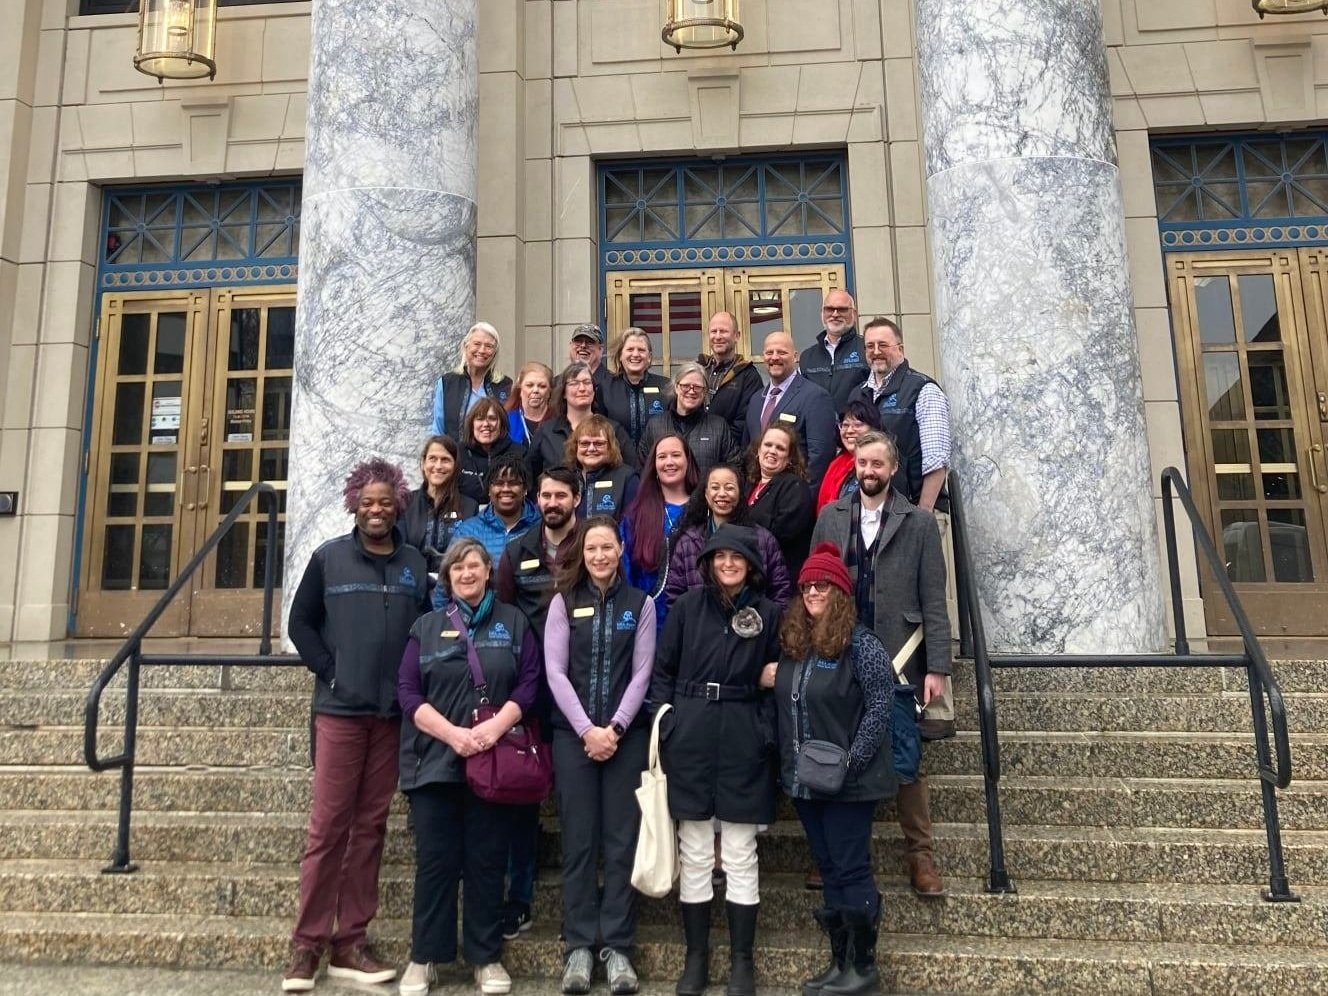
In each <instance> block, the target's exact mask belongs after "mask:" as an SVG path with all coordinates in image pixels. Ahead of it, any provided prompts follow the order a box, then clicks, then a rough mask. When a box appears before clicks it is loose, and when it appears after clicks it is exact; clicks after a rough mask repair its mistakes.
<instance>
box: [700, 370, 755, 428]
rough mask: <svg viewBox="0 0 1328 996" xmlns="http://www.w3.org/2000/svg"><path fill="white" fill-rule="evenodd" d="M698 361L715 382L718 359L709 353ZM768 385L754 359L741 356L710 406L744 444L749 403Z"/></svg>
mask: <svg viewBox="0 0 1328 996" xmlns="http://www.w3.org/2000/svg"><path fill="white" fill-rule="evenodd" d="M697 360H698V362H700V364H701V366H703V367H705V368H706V379H707V380H709V381H712V382H713V380H714V373H713V370H714V361H713V360H712V359H711V358H710V357H708V356H698V357H697ZM764 387H765V381H764V380H763V379H762V377H761V371H760V370H758V369H757V368H756V365H755V364H754V363H752V361H751V360H748V359H745V358H743V357H742V356H739V357H738V358H737V360H736V361H735V362H734V364H733V366H731V367H730V368H729V369H728V370H726V371H724V374H723V376H721V377H720V378H719V384H718V385H716V386H715V387H714V388H713V391H712V393H711V395H710V402H709V403H708V404H707V405H706V408H707V409H709V411H710V414H711V415H718V416H719V417H720V418H721V419H722V420H723V421H724V424H725V425H727V426H728V427H729V429H730V431H732V433H733V438H734V439H736V440H738V442H739V443H741V442H742V438H743V430H744V429H745V428H746V425H747V403H748V402H749V401H751V400H752V395H753V394H756V393H757V392H758V391H761V390H762V389H763V388H764Z"/></svg>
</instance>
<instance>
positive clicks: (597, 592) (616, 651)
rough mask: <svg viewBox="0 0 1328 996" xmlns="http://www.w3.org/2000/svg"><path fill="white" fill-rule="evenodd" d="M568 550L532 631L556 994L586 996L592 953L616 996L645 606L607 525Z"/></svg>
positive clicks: (645, 738) (645, 650) (644, 668)
mask: <svg viewBox="0 0 1328 996" xmlns="http://www.w3.org/2000/svg"><path fill="white" fill-rule="evenodd" d="M575 543H576V545H575V547H574V549H575V551H576V553H575V555H574V556H573V557H571V558H570V559H569V566H568V569H567V572H566V574H565V576H564V577H562V578H560V579H559V583H558V593H557V594H556V595H554V596H553V601H552V603H551V604H550V605H549V615H548V619H547V621H546V623H545V626H544V666H545V671H546V673H547V675H548V681H549V690H550V691H551V692H552V693H553V701H554V704H555V705H556V707H557V708H556V710H555V711H554V715H553V771H554V776H555V777H554V784H555V786H556V792H557V794H558V816H559V819H560V820H561V821H562V831H563V832H562V840H563V938H564V940H565V941H566V944H567V952H566V954H567V961H566V965H565V967H564V970H563V982H562V988H563V992H564V993H573V994H579V993H588V992H590V980H591V977H592V974H593V969H594V959H593V956H592V951H593V950H594V949H596V948H601V949H602V950H601V951H600V958H601V960H603V961H604V962H605V969H606V973H605V974H606V975H607V976H608V980H609V990H610V992H611V993H612V994H613V996H624V994H627V993H634V992H636V991H637V980H636V971H635V970H634V969H633V968H632V963H631V961H629V960H628V956H627V952H628V950H629V949H630V948H631V947H632V945H633V944H634V943H635V940H636V910H635V895H636V894H635V892H634V891H633V889H632V859H633V856H634V854H635V851H636V833H637V828H638V826H639V824H640V820H641V814H640V811H639V809H638V808H637V804H636V796H635V791H636V787H637V785H638V784H639V783H640V778H641V770H642V769H643V768H644V767H645V765H646V752H647V748H648V747H649V730H648V722H647V718H646V716H645V714H644V713H643V712H642V710H641V703H642V702H643V701H644V700H645V696H646V691H647V690H648V689H649V687H650V677H651V670H650V669H651V664H652V663H653V661H654V657H655V603H654V602H653V601H652V600H651V598H650V596H649V595H647V594H646V593H645V592H643V591H642V590H641V589H639V588H634V587H633V586H631V585H630V584H628V583H626V582H625V581H624V580H623V578H622V574H621V570H620V566H619V565H620V564H621V563H622V543H621V541H620V540H619V539H618V526H617V523H615V522H614V521H613V519H612V518H610V517H609V516H605V515H596V516H591V517H590V518H589V519H586V520H585V522H583V523H582V524H581V527H580V529H579V530H578V532H577V535H576V541H575ZM601 859H602V860H603V862H604V888H603V891H602V892H601V890H600V887H599V876H598V870H597V869H598V866H599V863H600V860H601Z"/></svg>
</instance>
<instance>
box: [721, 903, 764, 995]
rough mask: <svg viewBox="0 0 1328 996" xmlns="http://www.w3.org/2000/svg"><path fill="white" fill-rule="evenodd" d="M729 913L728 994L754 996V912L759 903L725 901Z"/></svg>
mask: <svg viewBox="0 0 1328 996" xmlns="http://www.w3.org/2000/svg"><path fill="white" fill-rule="evenodd" d="M724 908H725V910H726V911H727V912H728V915H729V988H728V996H756V963H755V962H754V961H753V960H752V949H753V948H755V947H756V914H757V911H758V910H760V908H761V905H760V904H759V903H755V904H753V905H751V906H740V905H739V904H738V903H725V904H724Z"/></svg>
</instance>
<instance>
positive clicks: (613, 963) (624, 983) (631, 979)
mask: <svg viewBox="0 0 1328 996" xmlns="http://www.w3.org/2000/svg"><path fill="white" fill-rule="evenodd" d="M599 960H600V961H602V962H604V973H605V974H606V975H607V976H608V977H609V992H611V993H612V994H613V996H631V994H632V993H634V992H636V991H637V989H639V988H640V983H639V982H638V981H637V979H636V969H634V968H633V967H632V963H631V961H630V960H629V959H628V957H627V955H625V954H623V952H621V951H619V950H618V949H617V948H605V949H604V950H603V951H601V952H600V953H599Z"/></svg>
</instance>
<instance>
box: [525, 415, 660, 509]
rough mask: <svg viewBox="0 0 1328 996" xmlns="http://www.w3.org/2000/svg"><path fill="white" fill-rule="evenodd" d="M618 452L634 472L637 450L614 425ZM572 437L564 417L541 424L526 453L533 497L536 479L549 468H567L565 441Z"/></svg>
mask: <svg viewBox="0 0 1328 996" xmlns="http://www.w3.org/2000/svg"><path fill="white" fill-rule="evenodd" d="M613 427H614V430H615V438H616V439H617V440H618V449H619V450H621V451H622V458H623V463H625V464H628V465H629V466H631V467H632V468H633V469H635V468H636V465H637V462H638V461H637V458H636V447H635V445H633V443H632V437H631V436H629V435H627V430H626V429H624V428H623V427H622V426H621V425H619V424H618V423H617V422H614V423H613ZM571 435H572V424H571V423H570V422H568V421H567V416H565V415H562V416H558V417H556V418H551V419H549V420H548V421H546V422H542V423H540V427H539V429H538V430H536V432H535V438H534V439H532V440H531V441H530V446H529V447H528V448H527V449H526V467H527V468H528V469H529V470H530V490H531V492H532V493H534V492H535V491H536V490H537V488H538V486H539V476H540V474H542V473H544V471H545V470H546V469H548V468H549V467H565V466H567V440H568V437H570V436H571Z"/></svg>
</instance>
